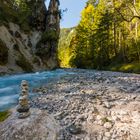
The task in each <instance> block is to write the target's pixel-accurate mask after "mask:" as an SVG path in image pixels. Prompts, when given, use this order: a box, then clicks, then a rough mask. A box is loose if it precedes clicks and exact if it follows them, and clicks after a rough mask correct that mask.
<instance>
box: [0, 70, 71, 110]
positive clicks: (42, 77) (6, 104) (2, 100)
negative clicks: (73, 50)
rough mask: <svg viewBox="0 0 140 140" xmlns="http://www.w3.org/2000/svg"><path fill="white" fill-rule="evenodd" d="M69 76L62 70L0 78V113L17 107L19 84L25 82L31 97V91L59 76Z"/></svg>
mask: <svg viewBox="0 0 140 140" xmlns="http://www.w3.org/2000/svg"><path fill="white" fill-rule="evenodd" d="M67 74H70V72H68V71H65V70H64V69H57V70H53V71H44V72H36V73H27V74H17V75H10V76H2V77H0V111H4V110H7V109H10V108H12V107H14V106H16V105H17V103H18V96H19V92H20V83H21V81H22V80H27V81H28V82H29V86H30V92H29V93H30V97H32V96H31V95H33V93H32V89H33V88H37V87H39V86H42V85H45V84H47V83H48V82H49V81H50V80H54V79H56V78H59V77H61V76H65V75H67Z"/></svg>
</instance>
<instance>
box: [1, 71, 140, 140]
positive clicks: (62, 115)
mask: <svg viewBox="0 0 140 140" xmlns="http://www.w3.org/2000/svg"><path fill="white" fill-rule="evenodd" d="M63 73H65V75H62V76H60V77H59V76H57V78H56V79H54V80H51V81H48V80H47V83H46V84H44V85H43V86H42V87H39V88H35V89H34V90H33V91H34V93H36V94H37V96H36V97H34V98H32V100H31V101H30V104H31V112H32V111H33V112H35V113H33V114H32V113H31V117H29V118H27V121H29V122H31V125H29V126H28V125H24V124H27V123H26V120H23V122H24V123H22V121H20V124H23V125H22V127H23V126H24V129H26V128H25V126H26V127H27V128H29V127H30V126H34V122H36V121H34V120H33V119H34V117H33V116H34V114H38V112H40V111H41V112H40V115H39V116H38V115H36V117H37V120H40V122H44V121H43V119H44V118H46V119H47V116H49V117H50V116H51V119H52V120H53V124H58V125H57V126H58V127H57V129H58V130H57V132H56V133H57V134H56V136H57V137H56V138H55V139H54V140H94V139H97V140H130V139H133V140H139V138H140V121H139V120H140V75H139V74H130V73H121V72H109V71H96V70H82V69H65V70H63ZM46 78H47V77H46ZM45 81H46V80H45ZM34 110H38V111H34ZM42 113H43V114H44V113H45V114H48V115H47V116H46V117H45V116H44V115H43V117H42V115H41V114H42ZM32 115H33V116H32ZM13 120H16V119H13V118H11V119H10V118H9V119H8V122H7V121H5V122H4V123H3V124H10V123H11V121H13ZM9 122H10V123H9ZM15 122H16V121H14V123H15ZM11 124H12V123H11ZM42 124H44V123H42ZM13 125H14V128H15V126H16V123H15V124H13ZM13 125H12V126H13ZM51 125H52V124H51ZM38 126H40V127H41V125H40V124H39V123H38ZM22 127H21V128H22ZM43 128H44V129H43V132H44V134H45V133H47V131H48V129H45V126H43ZM15 129H16V128H15ZM3 130H4V131H6V132H5V133H4V134H7V132H8V134H9V131H10V127H9V128H7V130H5V129H4V125H3ZM36 130H38V129H37V127H36ZM40 130H42V127H41V129H39V130H38V131H37V132H36V134H39V133H40V132H39V131H40ZM11 131H13V130H11ZM21 131H22V129H18V132H19V134H22V132H21ZM15 132H16V131H15ZM30 132H31V133H32V130H31V129H30ZM2 133H3V132H2ZM25 133H26V131H25V132H24V135H23V136H28V133H26V134H25ZM31 133H30V134H31ZM11 135H12V133H10V136H11ZM52 135H53V134H52V133H51V136H52ZM7 136H8V135H7ZM1 139H3V138H1ZM40 139H42V140H43V138H41V137H40ZM21 140H22V139H21ZM27 140H28V139H27ZM49 140H52V139H49Z"/></svg>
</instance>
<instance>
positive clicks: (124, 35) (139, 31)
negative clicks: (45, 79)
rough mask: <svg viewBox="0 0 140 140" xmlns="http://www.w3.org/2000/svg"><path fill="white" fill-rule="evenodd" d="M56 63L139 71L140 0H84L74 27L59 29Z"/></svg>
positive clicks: (69, 65) (70, 65)
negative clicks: (85, 1) (77, 22)
mask: <svg viewBox="0 0 140 140" xmlns="http://www.w3.org/2000/svg"><path fill="white" fill-rule="evenodd" d="M58 57H59V61H60V66H62V67H76V68H86V69H87V68H90V69H105V70H114V71H125V72H136V73H139V72H140V1H139V0H99V1H96V0H88V2H87V3H86V7H85V8H84V9H83V10H82V11H81V20H80V21H79V24H78V25H77V26H76V27H73V28H71V29H67V28H65V29H61V33H60V41H59V47H58Z"/></svg>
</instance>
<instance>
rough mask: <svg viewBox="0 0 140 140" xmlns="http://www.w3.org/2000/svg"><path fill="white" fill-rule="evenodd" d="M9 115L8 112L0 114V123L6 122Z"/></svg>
mask: <svg viewBox="0 0 140 140" xmlns="http://www.w3.org/2000/svg"><path fill="white" fill-rule="evenodd" d="M9 115H10V112H9V111H4V112H0V122H3V121H4V120H6V119H7V118H8V117H9Z"/></svg>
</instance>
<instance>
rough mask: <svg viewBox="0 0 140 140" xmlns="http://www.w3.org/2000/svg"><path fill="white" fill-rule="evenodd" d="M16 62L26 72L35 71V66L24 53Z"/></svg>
mask: <svg viewBox="0 0 140 140" xmlns="http://www.w3.org/2000/svg"><path fill="white" fill-rule="evenodd" d="M16 64H17V65H18V66H19V67H21V68H22V69H23V70H24V71H26V72H33V66H32V65H31V64H30V62H28V60H27V59H26V58H25V57H24V55H22V54H21V55H20V56H19V58H18V60H16Z"/></svg>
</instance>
